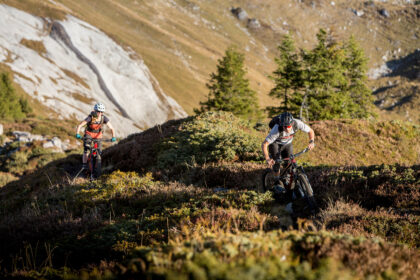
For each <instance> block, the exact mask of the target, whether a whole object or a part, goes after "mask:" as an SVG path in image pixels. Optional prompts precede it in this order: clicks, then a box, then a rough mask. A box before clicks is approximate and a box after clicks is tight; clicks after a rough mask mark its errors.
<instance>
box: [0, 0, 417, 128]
mask: <svg viewBox="0 0 420 280" xmlns="http://www.w3.org/2000/svg"><path fill="white" fill-rule="evenodd" d="M410 2H411V3H409V1H400V0H392V1H357V0H352V1H348V0H336V1H323V0H322V1H321V0H320V1H295V0H284V1H277V0H276V1H274V0H269V1H264V2H261V1H257V0H246V1H220V0H216V1H195V0H188V1H185V0H176V1H169V2H168V1H164V0H159V1H152V2H148V1H111V0H105V1H103V0H92V1H88V2H86V1H80V0H76V1H73V0H71V1H70V0H57V1H43V2H39V1H36V0H28V1H10V0H1V1H0V3H5V4H7V5H11V6H13V7H16V8H18V9H21V10H24V11H27V12H29V13H31V14H34V15H37V16H40V17H43V18H48V19H58V20H62V19H64V18H65V16H66V15H67V14H72V15H74V16H76V17H78V18H81V19H82V20H84V21H87V22H88V23H90V24H92V25H93V26H95V27H98V28H99V29H101V30H102V31H104V32H105V33H106V34H108V35H109V36H110V37H111V38H113V39H114V40H115V41H116V42H118V43H119V44H121V45H123V46H124V47H129V48H131V49H133V50H134V51H135V52H136V54H137V55H139V56H141V57H142V59H144V61H145V64H146V65H147V66H148V67H149V69H150V70H151V72H152V74H153V75H154V76H155V77H156V78H157V80H158V82H159V84H160V85H161V86H162V88H163V90H164V92H165V93H167V94H169V95H170V96H171V97H173V98H174V99H175V100H176V101H177V102H178V103H179V104H180V105H181V106H182V107H183V108H184V109H185V110H186V111H187V112H188V113H192V111H193V109H194V108H196V107H197V104H199V102H200V101H204V99H205V96H206V95H207V93H208V91H207V89H206V88H205V84H206V82H207V81H208V80H209V73H211V72H213V71H214V70H215V66H216V63H217V59H219V58H221V57H222V55H223V53H224V52H225V50H226V49H227V48H228V47H229V46H230V45H236V46H238V47H239V50H240V51H241V52H244V53H245V65H246V67H247V69H248V73H249V74H248V75H249V77H250V83H251V87H252V89H253V90H255V91H256V92H257V93H258V97H259V101H260V105H261V107H265V106H267V105H273V104H272V99H271V98H269V97H268V93H269V92H270V90H271V89H272V88H273V83H272V81H271V80H270V79H269V77H268V76H269V75H270V74H271V73H272V71H273V70H274V69H275V62H274V57H275V56H277V54H278V53H277V47H278V45H279V44H280V43H281V40H282V39H283V38H284V35H286V34H288V33H290V34H293V35H294V38H295V40H296V45H297V47H298V48H305V49H311V48H312V47H313V46H314V45H315V44H316V36H315V34H316V33H317V32H318V31H319V29H321V28H322V29H325V30H327V31H330V32H331V33H332V35H333V36H334V38H336V39H337V40H339V41H343V40H347V39H348V38H349V37H350V36H351V35H354V36H355V37H356V39H357V41H358V42H360V45H361V47H362V49H363V50H364V52H365V54H366V56H367V57H368V58H369V62H368V67H369V68H370V69H371V70H372V71H373V72H378V71H375V69H377V68H379V67H381V66H383V65H384V64H385V63H386V64H389V63H392V61H397V62H398V61H400V62H402V66H404V65H405V62H404V60H403V59H402V58H404V57H407V56H410V55H411V54H414V53H415V50H416V48H418V38H419V37H420V34H419V32H420V31H419V27H418V26H420V25H419V5H418V3H417V2H416V1H410ZM238 7H240V8H242V9H243V10H244V11H245V12H246V15H247V17H246V18H245V19H244V20H240V19H238V18H237V17H236V16H235V15H234V14H233V13H232V12H231V9H232V8H238ZM252 23H254V24H252ZM257 23H258V24H257ZM410 71H411V72H410V73H411V74H410V75H411V76H416V75H417V72H418V70H415V69H411V70H410ZM379 72H380V71H379ZM378 75H379V76H378V77H381V75H380V74H378ZM373 76H377V75H373ZM389 80H392V79H390V78H389V77H385V79H384V81H385V83H383V84H384V85H382V86H381V87H384V86H386V83H387V82H388V81H389ZM413 82H414V83H415V84H416V85H417V86H418V81H413ZM374 83H375V80H373V81H372V84H373V85H372V86H371V87H376V85H375V84H374ZM408 91H409V90H408ZM398 94H399V95H402V96H408V95H410V94H409V92H407V90H406V89H405V88H402V89H401V91H399V93H398ZM393 95H394V94H388V95H387V96H388V97H389V96H393ZM409 103H411V102H409ZM396 116H397V117H398V118H399V119H407V118H406V115H405V112H398V114H396ZM411 118H412V119H413V116H411ZM413 120H414V119H413Z"/></svg>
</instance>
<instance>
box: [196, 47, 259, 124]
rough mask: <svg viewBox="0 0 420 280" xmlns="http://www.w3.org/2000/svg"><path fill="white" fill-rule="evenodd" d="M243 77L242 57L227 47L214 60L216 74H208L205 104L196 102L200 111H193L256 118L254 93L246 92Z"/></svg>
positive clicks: (257, 108) (248, 88)
mask: <svg viewBox="0 0 420 280" xmlns="http://www.w3.org/2000/svg"><path fill="white" fill-rule="evenodd" d="M245 75H246V70H245V69H244V55H243V54H241V53H239V52H237V51H236V50H235V48H233V47H229V48H228V49H227V50H226V52H225V56H224V57H223V58H222V59H219V60H218V65H217V73H211V75H210V81H209V82H208V83H207V84H206V86H207V88H208V89H209V90H210V91H209V94H208V99H207V101H205V102H200V105H201V108H200V109H195V110H194V111H195V112H196V113H201V112H206V111H227V112H232V113H233V114H234V115H236V116H239V117H243V118H253V119H257V118H259V117H260V114H261V112H260V110H259V106H258V100H257V96H256V92H255V91H253V90H251V89H250V87H249V80H248V79H246V78H245Z"/></svg>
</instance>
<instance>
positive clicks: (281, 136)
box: [265, 119, 311, 145]
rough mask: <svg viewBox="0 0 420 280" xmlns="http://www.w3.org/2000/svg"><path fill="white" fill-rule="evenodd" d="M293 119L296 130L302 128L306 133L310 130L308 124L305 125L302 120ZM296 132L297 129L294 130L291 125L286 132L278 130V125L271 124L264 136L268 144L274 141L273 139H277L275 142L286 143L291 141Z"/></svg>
mask: <svg viewBox="0 0 420 280" xmlns="http://www.w3.org/2000/svg"><path fill="white" fill-rule="evenodd" d="M294 121H295V122H296V125H297V129H298V130H302V131H303V132H306V133H309V131H310V130H311V128H310V127H309V126H308V125H306V124H305V123H304V122H303V121H301V120H298V119H294ZM296 132H297V131H294V129H293V127H292V131H291V132H290V133H287V132H286V131H282V132H279V125H278V124H276V125H274V126H273V128H272V129H271V131H270V133H269V134H268V136H267V137H266V138H265V141H267V142H268V143H269V144H272V143H274V141H276V140H277V142H278V143H279V144H280V145H286V144H289V143H292V141H293V136H294V134H295V133H296Z"/></svg>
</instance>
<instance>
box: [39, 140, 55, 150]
mask: <svg viewBox="0 0 420 280" xmlns="http://www.w3.org/2000/svg"><path fill="white" fill-rule="evenodd" d="M42 147H44V148H45V149H49V148H54V143H53V142H52V141H47V142H45V143H44V144H42Z"/></svg>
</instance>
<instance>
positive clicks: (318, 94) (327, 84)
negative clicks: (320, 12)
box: [268, 29, 373, 120]
mask: <svg viewBox="0 0 420 280" xmlns="http://www.w3.org/2000/svg"><path fill="white" fill-rule="evenodd" d="M317 39H318V44H317V45H316V46H315V48H313V49H312V50H309V51H307V50H301V52H300V54H299V55H298V57H296V56H285V55H283V56H282V58H283V60H284V61H283V62H282V64H278V66H279V65H280V66H281V67H280V66H279V67H278V68H277V70H276V72H278V73H281V74H280V75H281V77H282V78H281V79H277V80H275V82H276V86H275V87H274V88H273V90H272V91H271V92H270V94H271V93H272V92H279V91H280V92H281V91H283V92H286V91H287V90H289V89H293V90H292V91H291V93H292V95H291V96H287V97H284V99H283V101H285V100H286V98H287V106H284V107H283V108H284V109H287V110H288V111H291V112H292V113H294V114H295V115H299V116H300V117H301V118H302V117H303V112H304V111H305V110H306V112H307V116H306V117H307V118H308V119H311V120H314V119H316V120H321V119H337V118H366V117H368V116H370V115H373V113H372V112H371V110H372V107H373V102H372V101H373V97H372V96H371V92H370V90H369V89H368V87H367V86H366V80H367V77H366V58H365V57H364V55H363V52H362V50H361V49H360V47H359V46H358V45H357V43H356V41H355V40H354V38H350V39H349V41H348V42H346V43H341V42H335V41H334V40H333V39H332V38H331V37H329V35H328V34H327V32H325V31H324V30H322V29H321V30H320V31H319V32H318V34H317ZM288 40H291V39H288ZM286 45H290V44H289V43H287V44H286V43H285V41H284V42H283V43H282V45H281V47H282V46H283V49H284V50H285V51H283V52H284V53H287V51H289V53H290V48H289V49H286V48H284V46H286ZM276 62H277V61H276ZM296 62H298V64H299V67H296V68H293V67H291V68H289V73H285V71H284V69H286V68H285V65H297V64H296ZM280 70H281V71H283V72H281V71H280ZM276 72H274V73H276ZM292 73H298V74H299V75H294V74H292ZM283 79H286V80H287V81H284V80H283ZM272 96H275V97H278V98H281V97H280V96H281V95H274V94H273V95H272ZM270 109H272V107H268V110H270ZM304 109H305V110H304Z"/></svg>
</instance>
